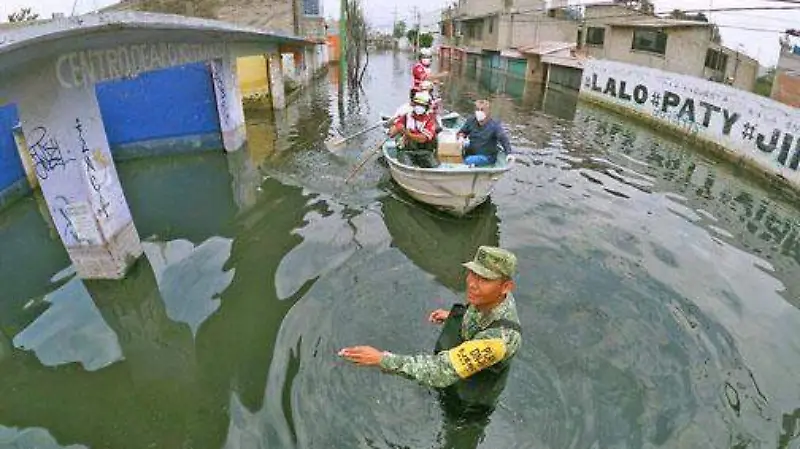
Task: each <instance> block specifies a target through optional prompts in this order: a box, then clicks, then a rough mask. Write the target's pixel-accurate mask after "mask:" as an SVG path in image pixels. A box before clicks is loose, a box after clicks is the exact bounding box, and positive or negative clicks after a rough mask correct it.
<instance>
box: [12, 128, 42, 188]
mask: <svg viewBox="0 0 800 449" xmlns="http://www.w3.org/2000/svg"><path fill="white" fill-rule="evenodd" d="M11 132H12V133H13V135H14V143H15V144H16V145H17V153H19V158H20V160H21V161H22V165H23V167H24V168H25V177H26V178H28V184H29V185H30V186H31V189H36V188H37V187H39V179H38V178H37V177H36V167H35V166H34V164H33V158H32V157H31V153H30V152H29V151H28V142H27V141H26V140H25V132H24V131H23V130H22V126H21V125H20V126H17V127H15V128H14V129H13V130H12V131H11Z"/></svg>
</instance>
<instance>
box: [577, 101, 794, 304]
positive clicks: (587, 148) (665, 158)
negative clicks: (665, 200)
mask: <svg viewBox="0 0 800 449" xmlns="http://www.w3.org/2000/svg"><path fill="white" fill-rule="evenodd" d="M576 122H578V123H579V124H580V126H579V127H576V128H575V130H574V131H573V133H571V134H570V135H569V136H568V137H567V138H566V141H565V145H566V146H567V147H569V148H570V149H571V150H572V151H571V154H572V155H573V156H574V157H577V162H573V163H570V164H568V165H570V166H574V167H576V168H585V169H590V170H591V171H592V172H593V173H594V179H595V182H600V184H601V185H605V186H606V187H608V186H609V185H616V186H617V188H618V190H620V189H619V187H622V188H623V189H622V190H623V191H626V192H627V193H626V194H627V195H633V194H634V193H633V192H635V191H641V192H645V193H657V192H669V193H668V196H669V198H670V199H671V201H672V202H673V205H672V206H671V209H672V210H673V212H674V213H678V214H681V215H682V216H684V217H686V218H687V220H690V221H692V222H693V223H695V224H696V225H699V226H702V227H703V228H705V229H707V230H709V231H710V232H711V233H712V234H713V235H715V237H716V238H719V239H721V240H722V241H725V242H727V243H729V244H731V245H734V246H737V247H739V248H742V249H744V250H747V251H752V252H753V253H755V254H758V255H761V256H763V257H764V258H765V259H767V260H769V261H770V264H771V265H772V267H773V268H774V270H776V272H777V274H778V275H779V276H780V278H781V280H782V281H783V282H784V283H785V284H786V287H787V288H788V291H787V292H786V294H785V295H784V298H785V299H786V300H787V301H789V302H792V303H794V304H795V305H798V306H800V302H798V298H800V279H798V278H797V276H794V274H793V273H796V272H797V271H796V270H798V268H800V221H798V219H797V216H796V212H795V211H794V208H793V207H792V206H791V205H790V204H789V203H787V202H786V200H785V198H782V197H781V196H780V194H777V193H771V194H765V193H764V192H763V191H761V190H760V189H759V188H758V187H757V186H756V185H754V184H753V183H751V182H749V180H748V177H747V176H746V175H745V174H743V173H740V172H738V171H735V170H734V169H732V168H726V167H714V166H713V162H712V161H711V160H710V159H709V158H708V157H706V156H704V155H703V154H702V153H699V152H687V151H685V150H683V148H681V146H680V145H676V144H674V143H672V142H669V141H663V140H661V139H659V138H658V136H655V135H653V134H651V133H646V132H645V133H643V132H641V131H642V129H641V128H639V127H637V126H631V125H629V124H626V123H624V122H622V121H621V119H619V118H614V117H613V116H608V114H606V113H604V111H602V110H599V109H596V108H593V107H586V106H584V107H582V108H581V110H580V111H579V112H578V115H577V116H576ZM585 142H593V145H586V144H585ZM597 147H602V148H603V151H602V154H603V156H602V157H601V156H599V155H598V152H597ZM600 179H605V181H600ZM633 189H635V190H633Z"/></svg>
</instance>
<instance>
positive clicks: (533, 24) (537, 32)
mask: <svg viewBox="0 0 800 449" xmlns="http://www.w3.org/2000/svg"><path fill="white" fill-rule="evenodd" d="M509 25H510V26H511V32H510V34H511V42H510V44H509V45H508V46H509V47H516V48H519V47H521V46H524V45H533V44H536V43H537V42H542V41H556V42H571V43H577V39H578V22H567V21H564V20H558V19H554V18H551V17H547V16H545V15H522V14H515V15H513V16H512V19H511V20H510V21H509Z"/></svg>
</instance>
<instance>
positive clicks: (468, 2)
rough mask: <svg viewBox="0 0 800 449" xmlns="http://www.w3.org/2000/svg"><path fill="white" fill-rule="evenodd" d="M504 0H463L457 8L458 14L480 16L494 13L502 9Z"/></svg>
mask: <svg viewBox="0 0 800 449" xmlns="http://www.w3.org/2000/svg"><path fill="white" fill-rule="evenodd" d="M504 5H505V0H463V1H462V3H461V5H460V7H459V8H458V14H459V15H461V14H465V15H467V16H481V15H486V14H494V13H497V12H499V11H501V10H502V9H503V7H504Z"/></svg>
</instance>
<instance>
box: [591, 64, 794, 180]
mask: <svg viewBox="0 0 800 449" xmlns="http://www.w3.org/2000/svg"><path fill="white" fill-rule="evenodd" d="M583 77H584V79H583V85H582V86H581V96H582V97H583V98H585V99H587V100H591V101H595V102H598V103H601V104H604V105H607V106H610V107H612V108H613V109H616V110H618V111H621V112H623V113H626V114H631V115H635V116H638V117H640V118H642V119H644V120H646V121H650V122H652V123H654V124H657V126H659V127H663V129H666V130H672V131H675V132H677V133H680V134H681V135H686V136H688V137H689V138H690V139H692V140H694V141H696V142H698V143H700V144H706V145H707V147H708V148H710V149H712V150H716V151H718V152H719V153H720V154H722V155H725V156H727V157H729V158H731V159H735V160H737V161H741V162H742V163H743V164H744V165H746V166H748V167H751V168H754V169H755V171H756V172H758V173H760V174H763V175H765V176H767V177H769V178H770V179H779V180H780V182H781V183H785V184H789V185H791V186H792V187H794V188H797V189H800V171H799V170H800V109H795V108H791V107H788V106H786V105H783V104H780V103H777V102H775V101H772V100H770V99H767V98H764V97H761V96H758V95H755V94H752V93H749V92H745V91H742V90H739V89H735V88H733V87H730V86H725V85H722V84H719V83H714V82H709V81H705V80H702V79H698V78H694V77H690V76H682V75H678V74H674V73H667V72H663V71H660V70H655V69H650V68H646V67H637V66H633V65H628V64H622V63H618V62H612V61H600V60H590V61H587V62H586V64H585V68H584V73H583ZM781 178H782V179H781Z"/></svg>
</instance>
